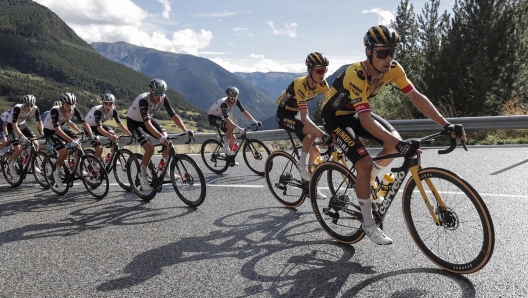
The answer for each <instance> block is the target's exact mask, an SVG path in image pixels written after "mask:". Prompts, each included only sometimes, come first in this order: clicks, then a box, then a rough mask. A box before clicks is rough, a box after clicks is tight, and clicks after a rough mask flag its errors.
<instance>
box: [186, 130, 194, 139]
mask: <svg viewBox="0 0 528 298" xmlns="http://www.w3.org/2000/svg"><path fill="white" fill-rule="evenodd" d="M185 133H186V134H187V135H188V136H189V137H190V138H194V131H192V130H190V129H186V130H185Z"/></svg>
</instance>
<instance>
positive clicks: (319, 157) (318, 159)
mask: <svg viewBox="0 0 528 298" xmlns="http://www.w3.org/2000/svg"><path fill="white" fill-rule="evenodd" d="M322 162H323V159H322V158H321V156H317V157H316V158H315V160H314V162H313V165H312V172H313V171H315V168H317V166H318V165H319V164H320V163H322Z"/></svg>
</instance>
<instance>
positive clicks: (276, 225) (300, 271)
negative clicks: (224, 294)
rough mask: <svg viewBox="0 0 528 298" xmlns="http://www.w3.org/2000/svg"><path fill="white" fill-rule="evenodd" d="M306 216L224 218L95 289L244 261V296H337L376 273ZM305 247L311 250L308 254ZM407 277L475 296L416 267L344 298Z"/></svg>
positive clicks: (274, 211)
mask: <svg viewBox="0 0 528 298" xmlns="http://www.w3.org/2000/svg"><path fill="white" fill-rule="evenodd" d="M308 213H310V212H304V213H303V212H299V211H295V210H290V209H284V208H281V207H277V208H257V209H252V210H248V211H244V212H239V213H237V214H231V215H228V216H225V217H222V218H220V219H218V220H216V221H215V222H214V226H216V227H217V228H219V230H215V231H211V232H210V233H209V234H208V235H206V236H199V237H183V238H181V239H180V240H179V241H176V242H172V243H169V244H167V245H164V246H161V247H157V248H155V249H151V250H148V251H145V252H143V253H140V254H139V255H137V256H136V257H134V259H133V260H132V261H131V262H130V263H129V264H128V265H126V266H125V268H124V269H123V272H122V273H123V274H124V275H125V276H120V277H116V278H114V279H111V280H108V281H106V282H104V283H102V284H100V285H99V286H97V290H98V291H101V292H111V291H118V290H123V289H127V288H132V287H135V286H137V285H140V284H142V283H145V282H147V281H148V280H150V279H152V278H155V277H156V276H158V275H160V274H162V273H163V271H164V268H165V267H171V266H175V267H178V266H177V265H181V264H183V263H190V264H192V263H196V264H197V262H204V261H207V260H222V261H219V263H222V264H225V263H226V262H227V263H230V264H236V263H237V261H233V259H237V260H241V261H242V265H241V267H240V275H241V276H242V277H243V278H245V279H246V280H249V281H252V282H256V283H258V285H255V286H249V287H246V288H245V289H244V295H243V296H242V297H244V296H250V295H255V294H265V295H267V296H273V297H275V296H279V297H308V296H323V297H335V296H337V295H339V294H341V293H342V291H343V288H344V287H345V286H346V284H347V281H348V280H349V279H350V278H351V276H354V275H360V276H361V275H368V276H373V275H374V274H376V271H375V270H374V268H373V267H372V266H363V265H362V264H361V263H359V262H357V261H354V260H353V257H354V255H355V248H354V247H353V246H350V245H344V244H340V243H336V242H333V241H329V240H328V239H326V238H325V239H321V240H317V237H313V235H308V234H310V233H312V232H314V231H316V230H317V231H316V232H320V231H319V230H320V228H319V229H318V227H317V226H316V225H315V224H314V228H313V229H312V230H310V229H308V230H306V229H305V228H306V227H305V225H306V224H307V223H306V222H302V223H298V224H295V225H293V226H291V223H292V222H293V221H295V220H296V219H298V218H299V217H300V216H303V215H307V214H308ZM310 224H311V223H310ZM301 228H302V229H301ZM308 236H310V237H308ZM306 239H312V240H308V241H306ZM307 249H308V250H309V252H306V250H307ZM208 267H209V268H214V266H208ZM270 268H271V269H270ZM210 270H213V269H210ZM219 270H221V269H219ZM408 273H409V274H413V273H427V274H431V273H433V274H441V275H443V276H448V277H450V278H452V279H454V280H455V281H456V282H457V283H458V284H459V285H460V286H461V288H462V289H463V291H464V294H465V295H466V294H467V295H468V296H471V295H472V294H473V295H474V293H475V289H474V287H473V285H472V283H471V282H470V281H468V280H467V279H466V278H464V277H461V276H459V275H455V274H450V273H446V272H444V271H442V270H434V269H421V268H418V269H405V270H399V271H395V272H389V273H384V274H380V275H377V276H374V277H375V278H374V280H373V281H372V282H368V281H366V282H363V283H361V284H359V285H357V286H354V287H352V288H350V289H349V290H348V291H347V292H346V293H347V295H343V296H344V297H348V296H353V295H355V294H358V293H360V292H361V291H362V290H363V289H365V288H366V287H368V286H370V285H371V284H372V283H374V282H377V281H380V280H385V279H390V278H391V277H394V276H398V275H402V274H408ZM368 280H370V278H369V279H368ZM203 294H204V295H207V294H206V293H203ZM397 294H398V295H400V294H401V295H405V294H410V296H414V297H416V295H420V294H423V292H421V290H420V289H418V288H416V289H414V288H413V289H410V290H409V291H405V292H404V293H403V292H402V293H397ZM465 295H464V297H466V296H465ZM401 297H403V296H401Z"/></svg>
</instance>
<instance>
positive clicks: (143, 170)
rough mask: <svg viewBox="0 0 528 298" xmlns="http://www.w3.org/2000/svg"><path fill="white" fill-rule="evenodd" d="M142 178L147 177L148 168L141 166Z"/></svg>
mask: <svg viewBox="0 0 528 298" xmlns="http://www.w3.org/2000/svg"><path fill="white" fill-rule="evenodd" d="M141 176H143V177H145V176H147V167H144V166H141Z"/></svg>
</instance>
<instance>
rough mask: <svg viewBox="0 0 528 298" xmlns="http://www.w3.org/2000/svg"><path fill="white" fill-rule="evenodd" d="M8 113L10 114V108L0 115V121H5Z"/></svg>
mask: <svg viewBox="0 0 528 298" xmlns="http://www.w3.org/2000/svg"><path fill="white" fill-rule="evenodd" d="M9 114H11V110H7V111H5V112H3V113H2V115H0V121H1V122H2V123H7V118H8V117H9Z"/></svg>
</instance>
